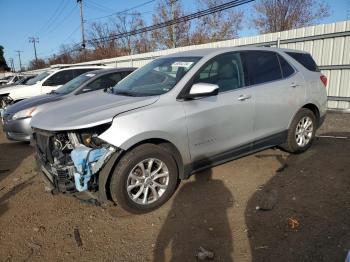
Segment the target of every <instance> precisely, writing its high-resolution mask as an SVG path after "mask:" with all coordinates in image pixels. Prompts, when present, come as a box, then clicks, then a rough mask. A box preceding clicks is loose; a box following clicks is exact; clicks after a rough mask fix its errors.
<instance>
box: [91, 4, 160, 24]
mask: <svg viewBox="0 0 350 262" xmlns="http://www.w3.org/2000/svg"><path fill="white" fill-rule="evenodd" d="M154 1H155V0H150V1H147V2H144V3H142V4H139V5H136V6H133V7H130V8H128V9H125V10H123V11H119V12H115V13H112V14H110V15H105V16H100V17H95V18H90V19H87V20H88V21H91V20H98V19H103V18H107V17H111V16H114V15H120V14H124V13H127V12H128V11H131V10H134V9H137V8H140V7H143V6H145V5H148V4H150V3H152V2H154Z"/></svg>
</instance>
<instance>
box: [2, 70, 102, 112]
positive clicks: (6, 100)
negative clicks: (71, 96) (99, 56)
mask: <svg viewBox="0 0 350 262" xmlns="http://www.w3.org/2000/svg"><path fill="white" fill-rule="evenodd" d="M101 68H106V67H103V66H98V65H86V66H69V67H68V66H64V67H53V68H50V69H48V70H46V71H44V72H42V73H41V74H39V75H37V76H36V77H34V78H32V79H30V80H29V81H28V82H27V83H26V84H25V85H19V86H11V87H7V88H2V89H0V108H5V107H6V106H7V105H10V104H13V103H16V102H18V101H21V100H23V99H26V98H30V97H34V96H38V95H42V94H46V93H49V92H51V91H52V90H56V89H57V88H58V87H60V86H61V85H64V84H65V83H67V82H68V81H70V80H72V79H73V78H75V77H77V76H79V75H81V74H83V73H86V72H88V71H92V70H97V69H101Z"/></svg>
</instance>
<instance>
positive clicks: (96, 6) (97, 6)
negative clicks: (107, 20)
mask: <svg viewBox="0 0 350 262" xmlns="http://www.w3.org/2000/svg"><path fill="white" fill-rule="evenodd" d="M85 6H87V7H90V8H93V9H98V10H99V11H101V12H105V13H111V12H113V10H112V9H110V8H108V7H105V6H103V5H101V4H99V3H96V2H94V1H92V0H89V1H86V0H85Z"/></svg>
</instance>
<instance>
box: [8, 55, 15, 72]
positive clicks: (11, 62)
mask: <svg viewBox="0 0 350 262" xmlns="http://www.w3.org/2000/svg"><path fill="white" fill-rule="evenodd" d="M9 62H10V66H11V72H12V73H13V72H15V66H14V64H13V58H9Z"/></svg>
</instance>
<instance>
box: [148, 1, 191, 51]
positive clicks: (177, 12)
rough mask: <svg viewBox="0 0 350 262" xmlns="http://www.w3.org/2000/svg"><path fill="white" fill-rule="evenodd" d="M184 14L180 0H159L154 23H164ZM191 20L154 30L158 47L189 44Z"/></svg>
mask: <svg viewBox="0 0 350 262" xmlns="http://www.w3.org/2000/svg"><path fill="white" fill-rule="evenodd" d="M183 15H184V10H183V7H182V4H181V1H180V0H177V1H175V0H159V1H158V4H157V6H156V8H155V12H154V14H153V18H152V20H153V24H159V23H163V22H166V21H169V20H173V19H176V18H179V17H181V16H183ZM189 30H190V22H183V23H179V24H175V25H172V26H168V27H164V28H161V29H158V30H155V31H152V38H153V39H154V41H155V43H157V48H158V49H163V48H173V47H177V46H185V45H188V44H189Z"/></svg>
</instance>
